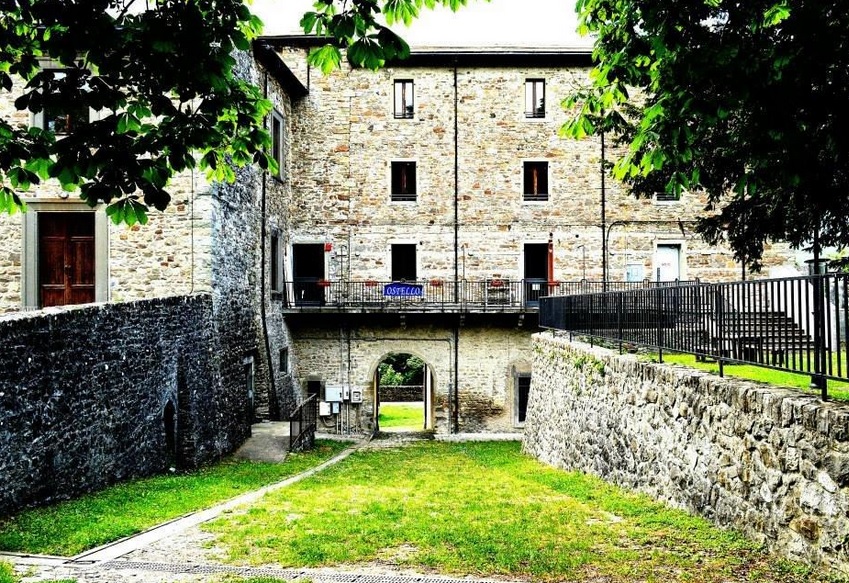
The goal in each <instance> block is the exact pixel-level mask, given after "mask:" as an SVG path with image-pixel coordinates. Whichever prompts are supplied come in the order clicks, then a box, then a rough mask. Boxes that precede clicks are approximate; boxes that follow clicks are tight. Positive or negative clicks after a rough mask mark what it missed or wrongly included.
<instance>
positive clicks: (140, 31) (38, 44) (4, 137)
mask: <svg viewBox="0 0 849 583" xmlns="http://www.w3.org/2000/svg"><path fill="white" fill-rule="evenodd" d="M280 1H281V2H282V1H284V0H280ZM466 2H467V0H386V1H385V2H383V4H382V5H378V3H377V1H376V0H351V1H342V2H339V1H334V0H319V1H318V2H316V4H315V11H314V12H310V13H307V14H306V15H305V16H304V18H303V20H302V25H303V27H304V29H305V31H306V32H308V33H310V32H312V33H316V34H319V35H324V36H327V38H328V44H327V45H326V46H325V47H322V48H320V49H318V50H316V51H314V52H313V53H312V55H311V57H310V59H311V62H312V63H313V64H315V65H317V66H319V67H321V68H322V69H323V70H325V71H329V70H331V69H333V68H335V67H338V66H339V64H340V62H341V54H342V53H341V48H347V51H346V54H347V58H348V60H349V61H350V62H351V63H352V64H354V65H355V66H360V67H369V68H378V67H381V66H383V65H384V63H385V62H386V61H387V60H388V59H394V58H404V57H406V56H407V55H408V54H409V47H408V46H407V44H406V43H405V42H404V41H403V40H402V39H401V38H400V37H398V36H397V35H396V34H395V33H393V32H392V31H391V30H390V29H389V28H388V26H387V25H392V24H394V23H397V22H404V23H406V24H409V23H410V21H411V20H412V19H413V18H415V17H416V16H417V15H418V14H419V11H420V10H421V9H422V8H433V7H435V6H437V5H445V6H449V7H450V8H452V9H454V10H456V9H457V8H458V7H459V6H461V5H463V4H465V3H466ZM381 15H382V16H381ZM260 30H261V22H260V21H259V20H258V19H257V17H256V16H254V15H252V14H251V13H250V11H249V10H248V7H247V6H246V5H245V3H244V0H156V1H152V0H0V93H5V95H0V98H8V95H9V93H10V92H12V91H15V94H16V95H17V92H18V91H20V88H21V87H24V89H23V93H22V94H21V95H18V96H17V99H16V101H15V107H16V108H17V109H18V110H20V111H26V112H28V113H29V114H31V115H33V116H35V115H42V114H43V115H45V116H48V117H53V116H55V115H60V114H64V113H71V112H72V111H76V112H80V111H82V112H86V111H87V110H89V109H90V110H92V111H95V112H97V115H96V116H95V120H94V121H91V122H90V123H84V124H79V125H77V126H76V127H74V128H73V129H72V131H70V132H67V133H65V132H63V133H61V134H60V135H57V132H56V131H54V129H53V128H51V127H50V124H45V125H46V126H47V127H45V128H35V127H29V126H28V124H17V125H16V124H13V123H12V121H11V119H10V118H0V211H6V212H14V211H16V210H17V209H19V208H21V206H22V203H21V198H20V196H21V193H23V192H25V191H27V190H29V189H30V188H32V187H33V186H35V185H39V184H41V183H43V182H44V181H46V180H51V179H53V180H56V181H58V183H59V184H60V185H61V187H62V188H63V189H65V190H68V191H79V195H80V197H81V198H82V199H83V200H84V201H86V202H87V203H88V204H90V205H91V206H95V205H97V204H99V203H101V202H104V203H110V204H109V206H108V207H107V213H108V214H109V215H110V216H111V217H112V219H113V220H114V221H115V222H116V223H117V222H126V223H128V224H133V223H135V222H141V223H144V222H146V221H147V213H148V210H149V208H150V207H155V208H157V209H160V210H162V209H164V208H166V206H167V205H168V203H169V201H170V199H171V197H170V194H169V183H170V181H171V179H172V178H173V177H174V176H175V175H176V174H177V173H179V172H182V171H184V170H187V169H191V168H195V167H196V166H199V167H200V169H201V170H204V171H206V173H207V174H208V176H209V177H210V178H212V179H215V180H234V179H235V172H234V167H239V166H244V165H247V164H251V163H256V164H258V165H259V166H260V167H261V168H272V170H274V168H273V167H274V165H275V162H274V160H273V159H272V158H271V157H270V156H269V154H268V152H267V150H268V148H269V146H270V138H269V136H268V133H267V132H266V131H265V130H264V129H263V119H264V117H265V116H266V115H267V114H268V112H269V111H270V109H271V104H270V103H269V102H268V101H267V100H265V99H263V97H262V95H261V92H260V91H259V90H258V88H256V87H253V86H251V85H250V84H249V83H247V82H246V81H245V80H244V79H242V78H240V77H239V76H237V75H236V74H235V69H234V68H235V66H236V60H235V58H234V54H235V51H237V50H248V49H250V41H251V39H252V38H254V37H255V36H256V35H258V34H259V32H260Z"/></svg>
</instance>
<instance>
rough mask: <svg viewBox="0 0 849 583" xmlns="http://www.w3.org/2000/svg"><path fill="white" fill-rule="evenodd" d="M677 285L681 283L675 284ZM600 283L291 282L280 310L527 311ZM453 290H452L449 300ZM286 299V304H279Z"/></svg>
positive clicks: (637, 285)
mask: <svg viewBox="0 0 849 583" xmlns="http://www.w3.org/2000/svg"><path fill="white" fill-rule="evenodd" d="M674 283H679V282H653V281H650V280H643V281H637V282H626V281H621V282H607V286H608V289H618V290H625V289H643V288H654V287H657V286H667V285H672V284H674ZM680 283H683V282H680ZM604 285H605V284H604V282H601V281H589V280H579V281H548V280H546V279H545V278H539V279H533V278H529V279H511V278H508V277H489V278H484V279H474V280H472V279H461V280H459V281H454V280H449V279H442V278H437V277H434V278H428V279H419V280H416V281H411V282H392V281H378V280H374V279H364V280H347V279H345V280H328V279H319V278H316V277H311V278H295V280H294V281H292V282H288V283H287V288H288V289H287V290H286V293H284V294H280V298H281V301H284V307H285V308H286V309H292V310H322V309H364V310H367V309H375V310H412V311H414V310H463V311H484V312H490V311H492V312H498V311H505V310H511V311H517V310H518V311H531V312H535V311H537V310H538V308H539V299H540V298H541V297H543V296H548V295H566V294H576V293H588V292H594V291H602V290H603V289H604ZM455 288H456V290H457V293H456V296H455ZM283 298H286V299H283Z"/></svg>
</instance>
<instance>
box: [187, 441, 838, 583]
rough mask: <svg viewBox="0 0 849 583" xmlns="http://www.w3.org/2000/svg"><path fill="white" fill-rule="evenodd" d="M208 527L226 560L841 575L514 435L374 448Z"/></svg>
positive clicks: (563, 573)
mask: <svg viewBox="0 0 849 583" xmlns="http://www.w3.org/2000/svg"><path fill="white" fill-rule="evenodd" d="M203 528H205V529H207V530H209V531H212V532H214V533H215V534H216V535H217V538H218V540H217V542H216V546H218V545H221V548H223V549H225V551H224V552H225V553H226V556H225V557H223V558H224V559H225V560H228V561H231V562H235V563H240V564H252V565H260V564H267V563H273V564H277V565H281V566H286V567H318V566H332V565H341V564H345V565H348V566H349V567H350V565H351V564H357V563H380V564H383V565H394V566H399V567H404V568H411V569H415V570H420V571H426V572H437V573H441V574H446V575H448V574H452V575H475V576H483V577H498V576H503V577H510V578H520V579H530V580H535V581H563V580H570V581H571V580H584V578H587V579H591V580H594V581H598V580H604V581H608V582H626V581H628V582H630V581H700V582H711V583H713V582H717V583H718V582H720V581H723V582H724V581H781V582H799V583H801V582H802V581H827V580H828V579H826V578H825V577H822V576H820V575H818V574H817V573H815V572H811V571H809V570H807V569H805V568H803V567H799V566H796V565H794V564H791V563H787V562H784V561H781V560H778V559H775V558H774V557H771V556H769V555H767V554H765V553H764V552H762V551H760V550H759V549H758V548H757V547H756V545H754V544H753V543H752V542H750V541H748V540H747V539H745V538H743V537H742V536H741V535H739V534H737V533H734V532H731V531H725V530H720V529H717V528H715V527H712V526H711V525H710V524H709V523H708V522H707V521H706V520H703V519H700V518H695V517H693V516H690V515H688V514H686V513H684V512H681V511H677V510H671V509H668V508H666V507H664V506H662V505H660V504H658V503H655V502H653V501H651V500H650V499H648V498H646V497H644V496H638V495H634V494H631V493H628V492H626V491H623V490H621V489H618V488H616V487H613V486H610V485H608V484H606V483H604V482H602V481H601V480H598V479H595V478H592V477H588V476H586V475H583V474H579V473H570V472H563V471H559V470H555V469H551V468H548V467H546V466H543V465H542V464H540V463H538V462H536V461H535V460H533V459H531V458H529V457H527V456H524V455H522V454H521V452H520V446H519V444H517V443H510V442H506V443H505V442H479V443H444V442H417V443H415V444H412V445H409V446H406V447H403V448H385V449H375V450H367V451H360V452H357V453H356V454H354V455H352V456H350V457H349V458H347V459H346V460H344V461H343V462H341V463H340V464H338V465H336V466H334V467H332V468H329V469H328V470H326V471H324V472H322V473H321V474H318V475H316V476H314V477H312V478H310V479H308V480H305V481H303V482H300V483H298V484H295V485H293V486H292V487H291V488H287V489H286V490H285V492H284V491H281V492H275V493H272V494H270V495H269V496H266V497H265V498H264V499H263V500H262V501H260V502H258V503H257V504H255V505H253V506H252V507H251V508H250V509H249V510H247V511H245V512H240V513H235V514H232V515H228V516H226V517H221V518H219V519H217V520H215V521H214V522H212V523H208V524H206V525H205V526H204V527H203Z"/></svg>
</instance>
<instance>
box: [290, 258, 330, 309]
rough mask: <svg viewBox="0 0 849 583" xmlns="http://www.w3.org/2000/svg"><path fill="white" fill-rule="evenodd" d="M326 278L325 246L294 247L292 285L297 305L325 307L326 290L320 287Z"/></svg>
mask: <svg viewBox="0 0 849 583" xmlns="http://www.w3.org/2000/svg"><path fill="white" fill-rule="evenodd" d="M324 278H325V273H324V244H323V243H307V244H298V245H292V283H293V285H294V288H295V298H294V299H295V305H297V306H321V305H324V288H323V287H322V286H320V285H319V282H320V281H321V280H323V279H324Z"/></svg>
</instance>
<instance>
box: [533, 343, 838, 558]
mask: <svg viewBox="0 0 849 583" xmlns="http://www.w3.org/2000/svg"><path fill="white" fill-rule="evenodd" d="M533 368H534V376H533V381H532V388H531V394H530V403H529V405H528V418H527V422H526V425H525V442H524V449H525V451H527V452H528V453H530V454H532V455H534V456H535V457H537V458H539V459H540V460H542V461H544V462H546V463H548V464H551V465H554V466H558V467H562V468H566V469H571V470H580V471H585V472H589V473H592V474H596V475H598V476H600V477H602V478H604V479H606V480H608V481H611V482H613V483H616V484H619V485H621V486H625V487H629V488H635V489H638V490H640V491H643V492H646V493H648V494H650V495H651V496H653V497H655V498H657V499H659V500H662V501H664V502H667V503H669V504H671V505H673V506H678V507H682V508H685V509H687V510H689V511H691V512H695V513H698V514H701V515H703V516H705V517H707V518H709V519H711V520H713V521H715V522H716V523H718V524H720V525H723V526H729V527H733V528H736V529H739V530H741V531H743V532H745V533H746V534H747V535H749V536H751V537H753V538H754V539H756V540H758V541H763V542H764V543H766V544H767V546H768V547H770V548H772V549H774V550H776V551H778V552H780V553H783V554H785V555H786V556H789V557H791V558H793V559H799V560H803V561H806V562H811V563H821V564H825V565H828V566H829V567H831V568H834V569H837V570H840V571H844V572H849V555H847V545H849V518H847V517H849V406H847V405H846V404H843V403H834V402H826V403H824V402H822V401H820V400H819V399H817V398H816V397H813V396H809V395H804V394H801V393H800V392H798V391H791V390H789V389H782V388H778V387H773V386H769V385H763V384H758V383H751V382H744V381H739V380H734V379H729V378H720V377H717V376H714V375H710V374H707V373H703V372H699V371H696V370H693V369H688V368H684V367H680V366H668V365H661V364H650V363H646V362H640V361H637V360H636V358H635V357H633V356H619V355H618V354H616V353H613V352H611V351H608V350H605V349H601V348H597V347H590V346H588V345H585V344H580V343H577V342H569V341H568V340H567V339H565V338H560V337H552V336H551V335H550V334H549V333H544V334H538V335H536V336H535V337H534V344H533Z"/></svg>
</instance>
